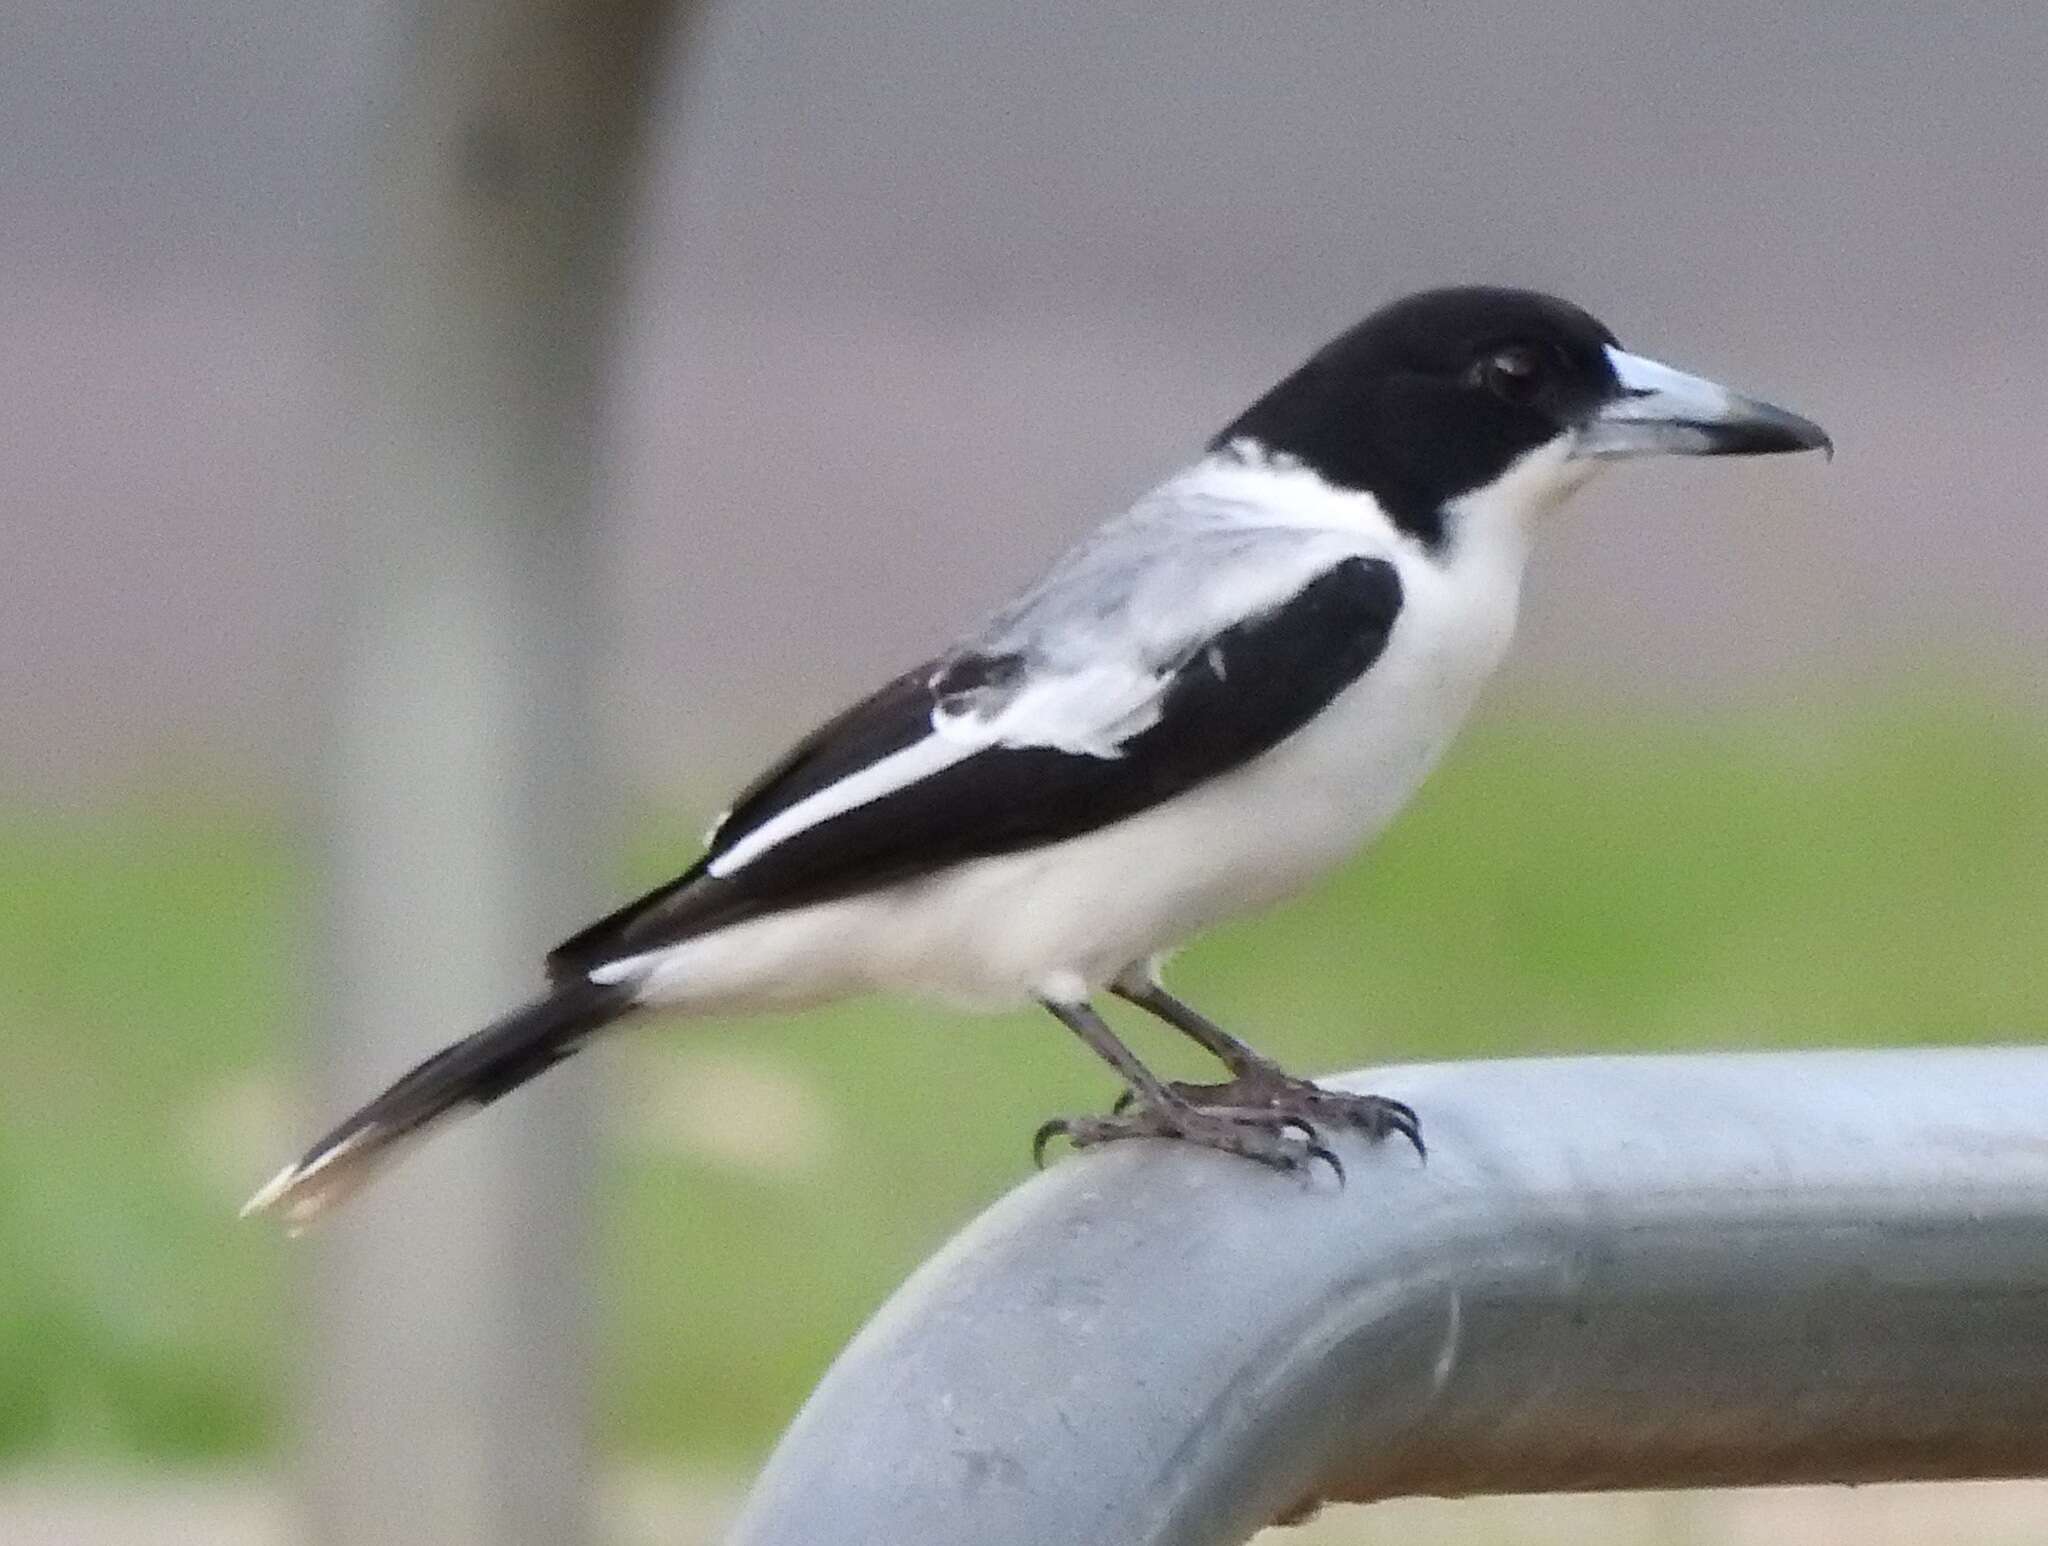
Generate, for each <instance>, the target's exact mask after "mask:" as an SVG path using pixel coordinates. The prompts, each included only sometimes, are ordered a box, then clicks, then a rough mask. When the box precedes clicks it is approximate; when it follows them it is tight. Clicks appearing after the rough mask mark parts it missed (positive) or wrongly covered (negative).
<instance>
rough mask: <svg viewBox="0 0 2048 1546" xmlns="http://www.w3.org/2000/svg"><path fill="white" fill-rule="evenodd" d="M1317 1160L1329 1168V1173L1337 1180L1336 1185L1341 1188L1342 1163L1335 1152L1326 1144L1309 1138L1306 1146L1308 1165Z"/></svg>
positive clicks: (1342, 1181) (1342, 1180)
mask: <svg viewBox="0 0 2048 1546" xmlns="http://www.w3.org/2000/svg"><path fill="white" fill-rule="evenodd" d="M1317 1160H1321V1161H1322V1162H1323V1163H1324V1164H1325V1165H1328V1166H1329V1167H1330V1173H1331V1174H1332V1175H1334V1176H1335V1177H1336V1178H1337V1185H1339V1186H1340V1187H1341V1186H1342V1185H1343V1184H1344V1181H1345V1176H1344V1162H1343V1161H1342V1160H1340V1159H1339V1158H1337V1154H1336V1151H1335V1150H1333V1149H1332V1148H1331V1147H1330V1146H1329V1145H1328V1144H1326V1143H1322V1142H1320V1141H1319V1140H1316V1139H1313V1138H1311V1139H1310V1140H1309V1145H1308V1163H1309V1164H1310V1165H1313V1164H1314V1163H1315V1162H1316V1161H1317Z"/></svg>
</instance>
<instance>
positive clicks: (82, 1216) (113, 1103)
mask: <svg viewBox="0 0 2048 1546" xmlns="http://www.w3.org/2000/svg"><path fill="white" fill-rule="evenodd" d="M644 830H645V834H646V836H645V840H644V841H643V842H641V843H640V844H639V845H637V847H636V850H635V855H634V858H633V860H632V863H631V866H630V867H631V869H632V872H633V876H634V878H635V879H642V880H649V879H654V878H659V877H660V876H662V875H664V874H665V873H668V872H669V871H670V870H672V869H673V867H674V863H675V860H676V858H677V856H678V855H679V854H682V853H687V852H688V851H689V849H690V846H691V842H692V839H691V837H690V835H689V834H690V833H691V832H692V830H694V828H693V826H692V825H691V824H686V823H684V822H682V821H681V820H680V818H666V817H665V818H663V819H660V820H654V821H649V822H647V823H645V824H644ZM294 852H295V851H294V849H293V846H292V844H291V842H290V841H289V839H288V836H287V834H286V830H285V826H284V824H283V823H282V822H281V821H277V820H264V819H262V818H260V817H252V816H251V815H250V814H249V813H247V812H246V811H232V810H228V809H225V808H220V807H215V808H211V809H207V808H203V807H200V806H198V805H196V804H187V805H184V806H180V807H179V808H177V809H170V808H165V807H151V808H147V809H145V808H139V807H138V808H131V809H126V810H121V811H117V812H100V813H97V814H94V815H91V816H76V817H69V818H63V819H55V818H41V817H39V818H34V819H31V818H29V817H26V816H17V817H16V818H15V819H13V820H11V821H5V820H0V864H4V865H5V867H6V872H7V875H8V878H9V880H10V882H11V884H10V885H9V886H8V887H7V889H6V894H5V899H4V901H0V1460H6V1459H14V1460H19V1459H24V1458H30V1457H34V1458H48V1457H50V1456H53V1455H59V1456H66V1457H78V1456H82V1457H88V1458H90V1457H93V1456H146V1457H151V1458H200V1457H207V1458H243V1457H248V1456H251V1455H255V1454H260V1453H263V1452H265V1451H267V1450H269V1449H270V1448H271V1447H272V1446H274V1445H275V1444H276V1442H277V1439H276V1435H277V1434H278V1432H279V1429H280V1421H279V1419H280V1414H281V1411H282V1402H283V1382H284V1378H285V1368H286V1365H285V1362H284V1353H285V1349H286V1345H287V1344H286V1338H285V1330H286V1312H285V1305H284V1288H285V1283H286V1280H287V1274H288V1271H289V1267H290V1263H291V1260H292V1256H291V1251H290V1248H289V1247H287V1246H285V1245H284V1244H282V1243H281V1242H280V1241H279V1240H277V1239H276V1237H275V1235H274V1233H273V1232H271V1231H268V1230H264V1229H260V1228H253V1227H250V1226H241V1227H237V1226H236V1224H235V1222H234V1219H233V1206H234V1205H235V1204H236V1203H237V1202H238V1201H239V1200H240V1196H241V1195H242V1193H243V1192H245V1191H246V1190H247V1188H248V1186H249V1185H250V1184H252V1183H253V1182H254V1181H255V1180H257V1179H260V1177H261V1175H262V1174H263V1173H264V1171H265V1170H266V1169H267V1168H268V1165H269V1164H270V1163H272V1162H274V1160H275V1158H276V1152H277V1149H278V1148H279V1147H280V1146H282V1145H289V1144H290V1143H291V1142H293V1141H295V1140H296V1139H298V1138H302V1137H303V1136H304V1134H303V1133H300V1132H297V1131H295V1130H284V1131H280V1126H281V1124H282V1123H283V1122H284V1120H285V1119H284V1118H283V1116H282V1112H283V1110H284V1109H285V1108H286V1106H287V1105H288V1103H287V1102H285V1101H284V1099H283V1096H282V1093H281V1088H280V1080H281V1078H282V1073H281V1071H282V1069H283V1067H284V1062H285V1053H286V1038H287V1036H288V1035H289V1034H290V1029H289V1025H288V1020H289V1018H290V1009H291V1007H292V1006H293V1005H294V1004H296V1003H297V1002H299V1001H300V1000H299V998H298V996H297V995H298V994H299V992H300V991H301V990H300V989H298V988H296V987H295V986H294V984H293V982H292V981H291V980H290V962H291V953H290V949H289V946H290V944H291V943H292V942H293V939H294V938H295V935H296V931H297V930H298V929H299V927H300V925H299V923H298V922H297V921H296V920H297V919H298V918H299V917H301V916H303V915H302V913H301V912H300V911H299V904H300V903H301V902H303V901H304V900H305V899H306V898H308V897H309V896H311V894H312V877H311V875H310V873H309V872H308V871H307V869H306V868H305V867H304V866H303V865H302V864H300V863H299V862H297V861H296V860H295V857H294ZM2044 855H2048V727H2044V726H2043V725H2041V724H2040V723H2038V722H2036V721H2033V720H2030V719H2026V718H2021V717H2016V716H2014V715H2012V714H2010V713H2008V712H2004V711H2001V710H1999V709H1997V708H1996V707H1994V706H1991V705H1989V704H1987V703H1985V702H1983V701H1978V700H1959V699H1956V698H1954V697H1952V696H1947V695H1942V694H1936V693H1931V692H1930V693H1927V694H1924V695H1923V696H1922V697H1921V698H1920V699H1919V700H1917V701H1916V702H1915V703H1914V704H1913V705H1912V706H1910V707H1891V708H1885V709H1865V710H1859V711H1850V710H1846V709H1845V710H1840V711H1837V712H1834V713H1832V714H1830V715H1827V716H1815V715H1813V714H1810V713H1801V714H1793V713H1790V712H1787V713H1783V714H1779V715H1749V716H1744V717H1730V718H1722V719H1719V720H1701V719H1697V718H1679V717H1675V716H1674V717H1635V718H1627V719H1613V720H1599V721H1594V720H1577V721H1564V720H1558V719H1546V720H1535V719H1528V720H1522V721H1519V722H1509V723H1503V724H1495V725H1493V726H1490V727H1488V728H1485V729H1483V730H1481V731H1479V732H1477V733H1475V734H1474V735H1473V736H1471V737H1469V738H1468V739H1467V741H1466V742H1465V743H1464V744H1463V745H1462V747H1461V748H1460V749H1459V751H1458V752H1457V753H1456V754H1455V755H1454V757H1453V759H1452V760H1451V762H1450V763H1449V765H1447V766H1446V767H1445V768H1444V770H1443V771H1442V772H1441V773H1440V774H1439V775H1438V777H1437V778H1436V779H1435V780H1433V781H1432V783H1431V785H1430V786H1429V787H1428V789H1427V790H1426V791H1425V793H1424V795H1423V797H1422V798H1421V800H1420V801H1419V802H1418V803H1417V805H1416V807H1415V808H1414V809H1413V810H1412V811H1411V812H1410V813H1409V815H1408V816H1407V817H1406V818H1405V819H1404V820H1403V821H1402V822H1401V823H1400V824H1399V825H1398V826H1397V827H1396V829H1395V830H1394V832H1393V833H1391V834H1390V835H1389V836H1388V838H1387V839H1385V840H1384V841H1383V842H1382V843H1381V844H1380V845H1379V847H1378V848H1377V850H1376V851H1375V852H1374V854H1373V855H1372V856H1371V857H1370V858H1368V859H1367V860H1365V861H1363V862H1361V863H1360V864H1358V865H1355V866H1353V867H1352V868H1351V869H1349V870H1348V871H1346V872H1345V873H1344V874H1342V875H1341V876H1339V877H1337V878H1335V879H1334V880H1332V881H1331V882H1330V883H1329V884H1327V885H1325V886H1323V887H1322V888H1320V889H1319V890H1317V891H1316V892H1315V893H1314V894H1312V895H1311V896H1309V897H1306V898H1304V899H1303V900H1301V901H1300V902H1299V903H1297V904H1295V905H1293V906H1291V907H1289V908H1286V909H1284V910H1282V911H1280V912H1278V913H1275V914H1274V915H1272V916H1270V917H1267V918H1264V919H1260V920H1255V921H1252V922H1249V923H1246V924H1244V925H1241V926H1238V927H1236V928H1233V929H1230V930H1227V931H1224V932H1222V933H1220V934H1218V935H1217V936H1215V937H1213V938H1211V939H1209V940H1206V941H1204V942H1203V943H1202V944H1201V945H1199V946H1197V947H1196V948H1194V949H1192V950H1190V951H1189V952H1188V953H1187V955H1186V956H1185V957H1184V959H1183V960H1182V961H1181V963H1180V964H1179V966H1178V968H1177V970H1176V972H1175V974H1174V981H1175V984H1176V986H1177V987H1179V988H1181V989H1183V990H1184V991H1185V992H1186V993H1187V994H1188V996H1189V997H1191V998H1193V999H1194V1000H1195V1001H1196V1002H1198V1003H1200V1004H1202V1005H1203V1006H1204V1007H1205V1008H1207V1009H1208V1010H1209V1011H1210V1012H1211V1013H1213V1014H1215V1015H1217V1016H1218V1017H1219V1018H1221V1019H1223V1020H1224V1021H1225V1023H1227V1024H1230V1025H1232V1026H1234V1027H1236V1028H1238V1029H1240V1030H1242V1031H1243V1032H1244V1033H1245V1034H1246V1035H1247V1036H1248V1037H1250V1038H1251V1039H1252V1040H1253V1041H1254V1042H1256V1043H1258V1044H1260V1045H1262V1046H1264V1047H1266V1048H1267V1049H1269V1050H1271V1051H1272V1052H1274V1053H1275V1054H1276V1055H1279V1056H1281V1057H1282V1058H1284V1059H1285V1060H1287V1061H1289V1062H1291V1063H1293V1064H1295V1065H1297V1066H1300V1067H1302V1068H1305V1069H1329V1068H1336V1067H1346V1066H1355V1065H1358V1064H1363V1063H1370V1062H1374V1061H1383V1060H1385V1061H1391V1060H1396V1059H1403V1058H1438V1057H1454V1056H1475V1055H1489V1054H1497V1053H1504V1052H1537V1051H1572V1050H1602V1049H1613V1048H1630V1047H1658V1048H1663V1047H1685V1048H1713V1047H1745V1046H1766V1045H1768V1046H1798V1045H1818V1044H1843V1043H1873V1044H1876V1043H1901V1042H1959V1041H1974V1040H2002V1039H2014V1040H2020V1039H2031V1038H2034V1037H2037V1036H2038V1035H2039V1033H2040V1031H2041V1029H2042V1028H2043V1025H2044V1023H2048V950H2044V948H2043V944H2044V936H2048V865H2044V863H2043V862H2042V861H2043V856H2044ZM1105 905H1113V899H1106V901H1105ZM1125 1023H1126V1025H1127V1026H1129V1021H1128V1020H1126V1022H1125ZM1130 1028H1131V1029H1132V1030H1133V1031H1134V1034H1135V1036H1136V1038H1137V1039H1138V1041H1139V1042H1140V1044H1141V1046H1143V1047H1144V1048H1145V1049H1146V1050H1147V1051H1149V1052H1151V1053H1153V1054H1154V1055H1155V1056H1156V1058H1157V1061H1158V1062H1159V1063H1161V1064H1162V1065H1163V1066H1166V1067H1168V1068H1172V1069H1188V1070H1190V1071H1192V1070H1194V1069H1195V1068H1197V1067H1198V1065H1197V1064H1194V1063H1192V1062H1190V1061H1189V1060H1188V1058H1187V1057H1186V1056H1185V1053H1184V1049H1182V1048H1180V1047H1178V1046H1175V1045H1172V1044H1170V1043H1169V1042H1168V1041H1165V1040H1162V1039H1160V1038H1159V1037H1157V1036H1155V1035H1154V1034H1153V1033H1151V1032H1150V1031H1149V1030H1145V1029H1141V1028H1139V1027H1136V1026H1130ZM448 1029H449V1030H450V1032H451V1033H452V1032H453V1031H454V1030H456V1029H459V1028H456V1027H450V1028H448ZM602 1061H604V1062H605V1064H606V1066H607V1077H608V1078H609V1079H610V1080H611V1081H612V1088H613V1089H614V1090H615V1091H616V1092H617V1099H616V1100H615V1102H614V1106H615V1109H616V1110H618V1111H619V1112H620V1113H621V1118H620V1122H619V1128H620V1134H619V1137H620V1141H619V1144H618V1148H617V1151H616V1152H617V1163H615V1164H614V1165H613V1166H612V1167H611V1168H610V1170H609V1176H608V1183H607V1192H606V1196H605V1199H604V1213H603V1221H604V1227H603V1234H602V1240H603V1245H602V1249H603V1251H604V1260H603V1261H602V1263H601V1264H600V1271H599V1273H598V1278H599V1281H601V1282H602V1283H603V1284H604V1285H605V1291H606V1294H607V1301H606V1305H605V1325H604V1333H603V1344H602V1345H603V1350H604V1351H603V1358H604V1367H603V1372H602V1383H601V1390H602V1393H603V1411H604V1418H605V1440H606V1443H607V1445H608V1447H609V1448H610V1449H611V1450H612V1451H613V1452H614V1453H618V1454H627V1455H634V1456H640V1457H648V1458H668V1457H678V1456H685V1455H686V1456H688V1457H689V1458H691V1459H692V1460H697V1461H709V1462H713V1463H718V1462H733V1461H740V1460H744V1459H745V1458H747V1457H749V1456H751V1455H753V1454H755V1453H757V1452H758V1450H759V1449H760V1447H761V1446H762V1445H763V1444H765V1443H766V1442H767V1441H768V1440H769V1439H770V1438H772V1436H773V1434H774V1433H775V1432H776V1431H777V1430H778V1429H779V1428H780V1426H781V1425H782V1424H783V1423H784V1422H785V1421H786V1420H787V1418H788V1417H789V1415H790V1414H791V1412H793V1410H794V1409H795V1406H796V1404H797V1403H798V1402H799V1401H800V1400H801V1398H802V1396H803V1394H804V1392H805V1390H806V1389H807V1388H808V1386H809V1384H810V1383H811V1381H812V1380H814V1379H815V1377H816V1375H817V1374H818V1372H819V1371H820V1370H821V1368H822V1367H823V1365H824V1363H825V1362H826V1361H827V1360H828V1359H829V1358H830V1356H831V1355H832V1353H833V1352H834V1351H835V1350H836V1349H837V1348H838V1347H839V1345H840V1344H841V1343H842V1342H843V1341H844V1340H845V1338H846V1336H847V1335H848V1334H849V1333H850V1332H851V1331H852V1330H853V1328H854V1327H855V1326H856V1325H857V1324H858V1323H859V1321H860V1320H861V1319H862V1317H863V1316H864V1315H865V1314H866V1313H867V1312H868V1311H869V1310H871V1309H872V1308H873V1306H874V1305H875V1304H876V1303H877V1302H878V1301H879V1299H880V1298H881V1297H882V1296H883V1295H884V1294H885V1293H886V1292H887V1291H888V1289H889V1288H890V1287H891V1286H892V1285H893V1284H894V1283H895V1282H896V1281H897V1280H898V1279H899V1278H900V1277H901V1276H902V1274H903V1273H904V1271H906V1270H907V1269H908V1267H909V1266H910V1265H911V1264H912V1263H913V1262H914V1261H915V1260H916V1259H917V1258H918V1257H919V1256H920V1255H922V1254H923V1253H924V1252H925V1251H926V1250H928V1249H929V1248H930V1247H931V1246H932V1245H934V1244H935V1243H936V1242H937V1241H939V1240H940V1239H942V1238H943V1237H944V1236H945V1234H946V1233H947V1232H948V1231H949V1230H950V1229H951V1228H952V1227H954V1226H955V1225H956V1224H957V1223H959V1222H960V1221H961V1220H962V1219H964V1218H965V1217H967V1216H968V1215H969V1214H971V1213H972V1212H973V1211H974V1210H975V1209H976V1208H977V1207H979V1206H980V1205H981V1204H983V1203H984V1202H986V1201H987V1200H988V1199H989V1198H990V1197H992V1196H993V1195H994V1194H995V1193H996V1192H998V1191H999V1190H1000V1189H1002V1188H1003V1187H1004V1186H1006V1185H1007V1184H1010V1183H1012V1182H1014V1181H1015V1180H1017V1179H1019V1178H1020V1177H1021V1176H1022V1175H1023V1174H1024V1173H1025V1170H1026V1168H1027V1164H1028V1160H1027V1158H1026V1143H1027V1139H1028V1135H1029V1133H1030V1131H1031V1129H1032V1127H1033V1125H1034V1124H1035V1123H1036V1121H1037V1120H1038V1119H1039V1118H1040V1117H1041V1116H1042V1115H1045V1114H1047V1113H1050V1112H1054V1111H1060V1110H1070V1109H1079V1108H1085V1107H1089V1106H1092V1105H1096V1104H1099V1103H1100V1102H1102V1101H1103V1100H1105V1099H1106V1098H1107V1097H1108V1095H1109V1094H1110V1093H1111V1087H1110V1085H1109V1082H1108V1080H1107V1079H1106V1078H1105V1077H1104V1076H1103V1075H1102V1073H1101V1072H1100V1071H1099V1070H1098V1069H1097V1068H1096V1067H1094V1066H1093V1065H1092V1062H1091V1060H1090V1059H1089V1058H1087V1057H1086V1056H1085V1055H1084V1054H1083V1053H1081V1051H1080V1050H1079V1049H1078V1048H1076V1047H1074V1046H1072V1045H1071V1044H1070V1042H1069V1039H1068V1038H1067V1037H1065V1036H1064V1035H1063V1033H1061V1032H1060V1031H1059V1030H1058V1029H1057V1027H1055V1026H1053V1025H1051V1024H1050V1023H1049V1022H1046V1021H1044V1019H1043V1017H1042V1016H1037V1015H1023V1016H1014V1017H1009V1018H1007V1019H992V1020H974V1019H968V1018H965V1017H961V1016H958V1015H953V1014H950V1013H945V1012H939V1011H933V1010H928V1009H923V1008H917V1007H904V1006H898V1005H889V1004H876V1003H865V1004H855V1005H849V1006H844V1007H841V1008H837V1009H833V1010H828V1011H823V1012H819V1013H815V1014H812V1015H808V1016H805V1017H802V1018H800V1019H793V1020H789V1021H786V1022H766V1021H753V1022H748V1023H744V1024H740V1023H731V1024H705V1025H701V1026H696V1027H692V1028H691V1029H690V1031H689V1032H688V1034H687V1035H649V1036H642V1037H636V1038H633V1039H632V1040H631V1041H630V1042H629V1043H628V1044H627V1045H625V1046H624V1047H622V1048H620V1049H619V1050H617V1051H616V1052H614V1053H613V1054H611V1055H610V1056H609V1058H607V1059H604V1060H602ZM494 1119H496V1120H517V1111H516V1105H512V1106H508V1107H506V1108H501V1109H500V1111H499V1112H497V1113H495V1114H494Z"/></svg>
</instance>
